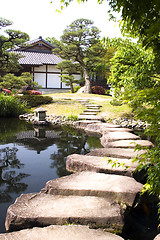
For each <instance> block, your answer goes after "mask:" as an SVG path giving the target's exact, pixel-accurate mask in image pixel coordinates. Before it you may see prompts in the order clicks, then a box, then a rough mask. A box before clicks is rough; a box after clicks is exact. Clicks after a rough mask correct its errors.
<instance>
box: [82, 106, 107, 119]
mask: <svg viewBox="0 0 160 240" xmlns="http://www.w3.org/2000/svg"><path fill="white" fill-rule="evenodd" d="M84 105H85V106H86V108H87V109H85V110H84V112H83V113H81V114H79V115H78V119H79V120H97V121H101V122H104V118H103V117H102V116H97V113H98V112H100V110H99V109H100V108H101V106H100V105H96V104H84Z"/></svg>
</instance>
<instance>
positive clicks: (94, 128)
mask: <svg viewBox="0 0 160 240" xmlns="http://www.w3.org/2000/svg"><path fill="white" fill-rule="evenodd" d="M84 130H85V131H86V132H98V133H102V134H108V133H109V132H131V131H132V129H129V128H120V127H119V128H117V127H107V126H106V125H104V124H103V123H101V124H100V123H99V124H98V123H97V124H96V123H92V124H88V125H87V126H86V128H85V129H84Z"/></svg>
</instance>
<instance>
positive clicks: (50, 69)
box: [47, 65, 61, 72]
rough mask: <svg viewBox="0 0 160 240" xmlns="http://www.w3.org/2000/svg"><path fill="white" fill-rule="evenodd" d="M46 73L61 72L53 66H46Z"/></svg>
mask: <svg viewBox="0 0 160 240" xmlns="http://www.w3.org/2000/svg"><path fill="white" fill-rule="evenodd" d="M47 71H48V72H61V70H60V69H58V68H56V66H54V65H48V68H47Z"/></svg>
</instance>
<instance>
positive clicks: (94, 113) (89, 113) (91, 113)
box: [80, 112, 97, 115]
mask: <svg viewBox="0 0 160 240" xmlns="http://www.w3.org/2000/svg"><path fill="white" fill-rule="evenodd" d="M80 115H97V113H96V112H83V113H80Z"/></svg>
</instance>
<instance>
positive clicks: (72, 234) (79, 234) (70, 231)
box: [0, 225, 122, 240]
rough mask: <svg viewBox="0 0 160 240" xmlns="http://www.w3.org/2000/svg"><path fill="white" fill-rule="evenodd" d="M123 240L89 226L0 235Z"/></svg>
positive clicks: (30, 239)
mask: <svg viewBox="0 0 160 240" xmlns="http://www.w3.org/2000/svg"><path fill="white" fill-rule="evenodd" d="M45 239H47V240H82V239H83V240H97V239H98V240H122V238H121V237H119V236H117V235H115V234H111V233H109V232H104V231H103V230H100V229H98V230H94V229H89V227H87V226H80V225H76V226H73V225H68V226H58V225H57V226H54V225H52V226H49V227H44V228H40V227H39V228H37V227H36V228H33V229H29V230H28V229H27V230H21V231H18V232H12V233H6V234H0V240H45Z"/></svg>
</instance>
